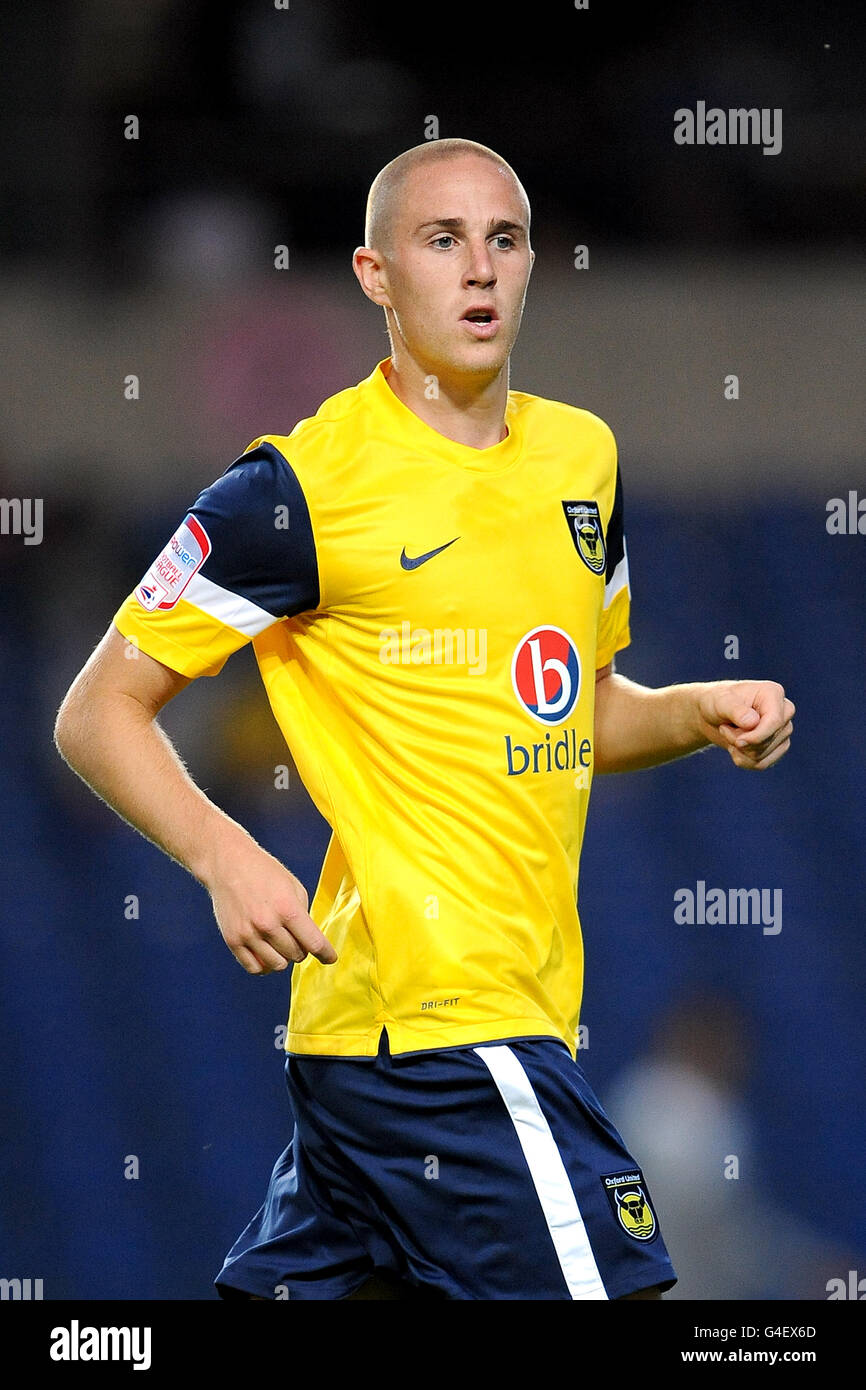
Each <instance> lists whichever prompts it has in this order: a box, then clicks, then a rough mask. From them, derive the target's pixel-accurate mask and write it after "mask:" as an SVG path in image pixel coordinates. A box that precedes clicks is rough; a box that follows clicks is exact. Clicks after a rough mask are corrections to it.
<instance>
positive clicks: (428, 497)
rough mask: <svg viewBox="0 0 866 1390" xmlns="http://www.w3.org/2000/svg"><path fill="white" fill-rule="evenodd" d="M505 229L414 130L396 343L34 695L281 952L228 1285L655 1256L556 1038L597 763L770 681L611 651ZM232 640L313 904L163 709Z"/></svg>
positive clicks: (508, 1280)
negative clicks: (274, 741) (275, 1092)
mask: <svg viewBox="0 0 866 1390" xmlns="http://www.w3.org/2000/svg"><path fill="white" fill-rule="evenodd" d="M534 258H535V253H534V252H533V250H532V248H531V243H530V209H529V203H528V200H527V197H526V193H525V191H524V189H523V186H522V184H521V183H520V181H519V179H518V178H517V176H516V174H515V173H514V171H513V170H512V168H511V167H510V165H509V164H507V163H506V161H505V160H504V159H503V158H502V157H501V156H500V155H498V154H497V153H496V152H495V151H493V150H492V149H490V148H488V147H487V146H485V145H481V144H478V143H476V142H474V141H471V140H459V139H454V140H451V139H447V140H439V141H434V142H429V143H424V144H422V145H418V146H416V147H414V148H412V149H409V150H406V151H405V152H404V153H402V154H400V155H399V156H398V157H397V158H396V159H394V160H392V161H391V162H390V163H389V164H387V165H386V166H385V168H384V169H382V170H381V171H380V173H379V174H378V175H377V177H376V178H375V180H374V182H373V184H372V187H371V189H370V192H369V197H368V201H367V216H366V226H365V245H363V246H360V247H358V248H357V250H356V251H355V253H354V258H353V269H354V272H355V275H356V277H357V279H358V281H359V283H360V286H361V289H362V290H363V292H364V294H365V295H366V296H367V298H368V299H370V300H371V301H372V302H373V304H376V305H378V306H379V307H380V308H381V309H382V310H383V311H384V315H385V321H386V327H387V332H388V336H389V341H390V347H391V351H390V354H389V356H387V357H385V358H384V359H383V360H382V361H380V362H377V363H376V364H375V366H373V367H372V370H371V371H370V372H369V374H368V375H367V376H366V377H365V378H364V379H363V380H362V381H360V382H358V383H357V384H355V385H349V386H347V387H346V389H344V390H341V391H339V392H338V393H337V394H336V395H334V396H331V397H330V398H329V399H328V400H326V401H324V402H323V404H322V405H321V406H320V408H319V409H318V411H317V412H316V414H315V415H314V416H312V417H310V418H308V419H303V420H300V421H298V422H297V423H295V424H294V427H293V428H291V430H290V432H289V433H288V434H263V435H261V436H260V437H258V438H256V439H254V440H252V441H251V442H250V443H249V444H248V446H247V447H246V449H245V450H244V452H243V453H242V454H241V455H240V456H239V457H238V458H237V459H235V461H234V462H233V463H231V464H230V465H229V467H228V468H227V469H226V471H225V472H224V473H223V474H222V475H221V476H220V477H218V478H217V479H216V481H214V482H213V483H211V484H210V486H207V487H205V488H204V490H203V491H202V492H201V493H200V494H199V496H198V497H197V498H196V500H195V501H194V502H193V503H192V505H191V507H190V508H189V511H188V512H187V514H186V515H185V516H184V517H183V518H181V519H179V525H178V527H177V530H176V531H175V533H174V535H173V536H172V537H171V538H170V539H169V541H168V543H167V544H166V546H165V549H164V550H163V551H162V553H161V554H160V555H159V556H157V557H156V559H155V560H154V561H153V564H152V565H151V567H150V568H149V570H148V572H147V574H146V575H145V576H144V577H143V579H142V580H141V583H140V584H139V585H138V586H137V587H136V588H135V590H134V591H133V592H132V593H131V594H129V596H128V597H127V598H126V599H125V600H124V601H123V602H122V603H121V605H120V607H119V608H118V610H117V612H116V614H115V616H114V619H113V622H112V623H111V625H110V626H109V629H108V631H107V632H106V634H105V636H104V637H103V639H102V641H101V642H100V643H99V645H98V647H97V648H96V650H95V651H94V652H93V654H92V656H91V657H90V659H89V660H88V662H87V663H86V665H85V666H84V668H83V669H82V671H81V672H80V674H79V675H78V676H77V678H76V680H75V681H74V682H73V684H72V686H71V687H70V690H69V692H68V694H67V695H66V698H65V700H64V702H63V704H62V706H61V709H60V712H59V714H58V719H57V726H56V741H57V745H58V747H59V749H60V752H61V753H62V755H63V756H64V758H66V760H67V761H68V762H69V763H70V765H71V766H72V767H73V768H74V769H75V771H76V772H77V773H78V774H79V775H80V776H81V777H82V778H84V779H85V781H86V782H88V783H89V785H90V786H91V787H93V789H94V790H95V791H96V792H97V793H98V795H100V796H101V797H103V798H104V800H105V801H106V802H108V803H109V804H110V805H111V806H112V807H114V809H115V810H116V811H117V812H118V813H119V814H120V815H121V816H122V817H124V818H125V819H126V820H127V821H128V822H130V823H131V824H132V825H133V826H135V827H137V828H138V830H140V831H141V832H142V833H143V834H144V835H145V836H147V837H148V838H149V839H150V840H151V841H153V842H154V843H155V844H156V845H158V846H159V847H160V848H161V849H162V850H164V851H165V853H166V854H168V855H170V856H171V857H172V858H173V859H175V860H176V861H178V862H179V863H180V864H182V865H184V866H185V867H186V868H187V869H188V870H189V871H190V872H191V873H192V874H193V875H194V876H195V877H196V878H197V880H198V881H199V882H200V883H201V884H202V885H203V886H204V887H205V889H206V890H207V891H208V893H209V894H210V896H211V899H212V903H213V910H214V914H215V917H216V921H217V923H218V926H219V929H220V931H221V933H222V936H223V938H224V940H225V942H226V944H227V946H228V947H229V949H230V950H231V952H232V953H233V955H234V956H235V958H236V959H237V961H238V962H239V963H240V965H241V966H243V968H244V969H245V970H246V971H248V972H249V973H250V974H252V975H262V974H268V973H270V972H272V971H275V970H286V969H289V968H291V992H290V993H291V999H290V1007H289V1015H288V1028H287V1035H286V1043H285V1051H286V1059H285V1076H286V1085H287V1091H288V1099H289V1107H290V1117H289V1127H288V1130H287V1136H288V1135H290V1136H291V1137H290V1142H289V1143H288V1145H287V1147H286V1149H285V1150H284V1152H283V1153H282V1154H281V1155H280V1157H279V1158H278V1159H277V1162H276V1164H275V1167H274V1170H273V1173H272V1176H271V1179H270V1183H269V1186H268V1189H267V1192H266V1193H265V1196H264V1201H263V1204H262V1206H261V1207H260V1209H259V1211H258V1212H257V1213H256V1214H255V1215H254V1216H253V1218H252V1220H251V1221H250V1222H249V1224H248V1225H247V1227H246V1229H245V1230H244V1231H243V1232H242V1233H241V1234H240V1235H239V1236H238V1238H237V1240H236V1241H235V1243H234V1245H233V1246H232V1248H231V1249H230V1250H229V1251H228V1252H227V1254H226V1256H225V1260H224V1262H223V1265H222V1268H221V1269H220V1270H219V1271H218V1273H217V1274H216V1278H215V1281H214V1282H215V1285H216V1288H217V1290H218V1292H219V1294H220V1296H221V1297H223V1298H226V1299H232V1298H257V1299H278V1298H286V1297H288V1298H291V1299H302V1300H303V1299H306V1300H312V1299H349V1298H371V1297H381V1298H386V1297H405V1298H410V1297H434V1298H445V1299H533V1300H534V1299H554V1300H555V1299H570V1300H593V1299H602V1300H603V1299H621V1298H658V1297H660V1296H661V1293H662V1292H663V1291H664V1290H665V1289H667V1288H670V1287H671V1286H672V1284H673V1283H674V1282H675V1281H676V1273H675V1271H674V1268H673V1266H672V1264H671V1260H670V1257H669V1255H668V1252H667V1250H666V1248H665V1244H664V1239H663V1235H662V1231H661V1227H660V1221H659V1214H658V1213H657V1212H656V1210H655V1206H654V1204H653V1200H652V1195H651V1193H650V1190H649V1188H648V1186H647V1183H646V1181H645V1179H644V1175H643V1173H642V1171H641V1168H640V1163H639V1159H638V1158H637V1157H635V1156H633V1155H632V1154H631V1153H630V1151H629V1149H628V1148H627V1147H626V1144H625V1142H624V1140H623V1138H622V1137H621V1136H620V1134H619V1133H618V1131H617V1130H616V1128H615V1126H614V1124H613V1123H612V1122H611V1120H610V1119H609V1118H608V1117H607V1115H606V1114H605V1112H604V1110H603V1108H602V1107H601V1105H600V1103H599V1101H598V1099H597V1098H596V1097H595V1095H594V1094H593V1091H592V1090H591V1088H590V1087H589V1086H588V1085H587V1082H586V1080H585V1078H584V1076H583V1073H582V1070H581V1068H580V1066H579V1065H578V1062H577V1056H576V1052H577V1031H578V1020H579V1010H580V1002H581V992H582V985H583V950H582V944H581V926H580V919H579V915H578V909H577V888H578V867H579V861H580V851H581V843H582V839H583V834H584V827H585V823H586V815H587V807H588V802H589V796H590V789H591V785H592V779H593V777H594V776H595V775H596V774H598V773H612V772H626V771H631V770H634V769H638V768H646V767H651V766H654V765H657V764H660V763H664V762H668V761H670V760H671V759H674V758H679V757H682V756H685V755H687V754H691V753H694V752H696V751H698V750H700V749H703V748H706V747H708V746H709V745H710V744H715V745H716V746H718V747H720V748H723V749H725V750H726V751H727V753H728V754H729V755H730V757H731V759H732V760H733V762H734V763H735V765H736V766H737V767H739V768H744V769H758V770H760V769H766V768H768V767H771V766H772V765H773V764H774V763H776V762H777V761H778V760H779V759H780V758H781V757H782V756H783V755H784V754H785V753H786V752H787V750H788V748H789V745H790V740H791V734H792V722H791V721H792V715H793V713H794V706H793V704H792V702H791V701H790V700H789V699H788V698H787V697H786V695H785V691H784V690H783V688H782V686H781V685H779V684H778V683H777V682H775V681H770V680H749V681H746V680H739V681H711V682H697V683H691V684H679V685H670V686H666V687H664V688H661V689H649V688H646V687H644V686H641V685H638V684H636V683H634V682H632V681H630V680H628V679H626V678H625V677H624V676H622V675H621V674H618V673H617V672H616V671H615V670H614V658H615V655H616V653H617V652H619V651H620V650H622V649H623V648H624V647H626V646H627V645H628V643H629V640H630V635H629V602H630V590H629V573H628V560H627V552H626V543H625V535H624V530H623V491H622V483H621V479H620V470H619V465H618V461H617V451H616V445H615V441H614V437H613V435H612V433H611V430H610V428H609V427H608V425H607V424H605V423H604V421H602V420H601V419H599V418H598V417H597V416H596V415H594V414H592V413H591V412H590V411H589V410H587V409H584V408H580V407H578V406H575V405H572V404H568V403H565V402H560V401H554V400H548V399H545V398H543V397H540V396H536V395H532V394H529V393H527V392H524V391H520V390H512V389H510V385H509V381H510V378H509V359H510V354H511V350H512V348H513V346H514V343H515V341H516V338H517V334H518V331H519V328H520V322H521V316H522V313H523V306H524V301H525V298H526V293H527V287H528V285H529V279H530V274H531V271H532V265H533V261H534ZM247 642H251V643H252V646H253V650H254V653H255V657H256V660H257V663H258V667H259V670H260V673H261V677H262V681H263V683H264V687H265V690H266V692H267V697H268V700H269V702H270V705H271V708H272V711H273V714H274V717H275V719H276V721H277V723H278V725H279V727H280V729H281V730H282V733H283V734H284V736H285V740H286V743H287V745H288V747H289V749H290V750H291V754H292V757H293V758H294V761H295V763H296V765H297V768H298V770H299V772H300V775H301V777H302V779H303V781H304V784H305V786H306V788H307V790H308V791H309V794H310V796H311V798H312V800H313V802H314V803H315V805H316V807H317V808H318V810H319V811H320V812H321V814H322V816H323V817H324V818H325V820H326V821H327V822H328V824H329V825H330V827H331V831H332V834H331V838H330V842H329V844H328V847H327V851H326V854H325V858H324V862H323V865H322V869H321V875H320V878H319V882H318V886H317V888H316V891H315V895H314V897H313V900H312V902H309V898H308V893H307V890H306V888H305V886H304V885H303V884H302V883H301V882H300V881H299V880H298V878H297V877H296V876H295V875H294V874H293V873H292V871H291V869H290V868H289V867H288V864H289V863H291V859H292V846H291V844H288V845H286V851H285V859H286V860H287V863H286V864H284V863H283V862H281V860H280V859H277V858H275V857H273V856H272V855H271V854H269V853H268V852H267V851H266V850H264V849H263V848H262V847H261V846H260V845H259V844H257V843H256V842H255V840H254V839H253V838H252V837H251V836H250V835H249V834H248V832H247V831H246V830H245V829H244V827H243V826H242V825H239V824H238V823H236V822H235V821H234V820H232V819H231V818H230V817H228V816H227V815H226V814H225V813H224V812H223V811H222V810H221V809H220V808H219V807H217V806H216V805H215V804H214V803H213V802H212V801H211V800H210V799H209V798H208V797H207V796H205V795H204V793H203V792H202V791H201V790H200V789H199V788H198V787H197V786H196V785H195V784H194V782H193V781H192V780H191V778H190V777H189V775H188V773H187V772H186V770H185V768H184V766H183V764H182V762H181V760H180V757H179V756H178V754H177V753H176V751H175V749H174V748H173V746H172V744H171V743H170V742H169V740H168V739H167V737H166V736H165V734H164V733H163V731H162V730H161V728H160V725H159V722H158V715H159V713H160V711H161V710H162V709H163V708H164V707H165V705H166V704H167V702H168V701H169V700H171V699H173V698H174V697H175V696H176V695H177V694H178V693H179V692H180V691H181V690H183V689H184V687H185V686H187V685H188V684H189V683H190V682H191V681H194V680H196V679H198V678H199V677H201V676H206V675H207V676H213V675H216V674H217V673H218V672H219V671H220V670H221V669H222V667H223V665H224V664H225V662H226V661H227V660H228V658H229V656H231V654H232V653H233V652H235V651H237V650H238V649H239V648H240V647H242V646H243V645H244V644H245V643H247ZM130 646H133V647H134V648H135V649H136V654H137V659H136V660H128V659H127V656H126V653H127V652H128V651H129V648H130ZM482 649H483V653H484V659H483V661H482V660H480V659H479V657H480V654H481V651H482ZM659 1119H660V1122H662V1121H663V1117H662V1116H660V1117H659Z"/></svg>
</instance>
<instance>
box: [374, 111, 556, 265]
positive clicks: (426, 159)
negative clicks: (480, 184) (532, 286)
mask: <svg viewBox="0 0 866 1390" xmlns="http://www.w3.org/2000/svg"><path fill="white" fill-rule="evenodd" d="M466 155H477V156H479V157H480V158H482V159H487V160H490V162H491V163H493V164H497V165H498V166H499V168H500V169H502V170H503V172H504V173H506V174H507V175H508V176H509V177H510V178H511V179H513V181H514V184H515V185H516V187H517V191H518V194H519V197H520V201H521V202H522V203H523V205H524V208H525V211H526V226H527V231H528V230H529V199H528V198H527V196H526V191H525V189H524V187H523V184H522V183H521V182H520V180H519V178H518V177H517V175H516V174H515V172H514V170H513V169H512V167H511V165H510V164H508V163H507V162H506V160H504V159H503V158H502V156H501V155H498V154H497V153H496V151H495V150H491V149H490V147H489V146H488V145H480V144H478V142H477V141H476V140H458V139H453V140H425V141H424V143H423V144H421V145H413V146H412V148H411V149H409V150H404V152H403V153H402V154H398V155H397V158H396V159H392V160H391V162H390V164H386V165H385V167H384V169H380V170H379V172H378V174H377V175H376V177H375V178H374V180H373V182H372V184H371V185H370V192H369V193H368V195H367V215H366V220H365V223H364V244H365V245H366V246H369V247H375V249H376V250H377V251H382V252H383V253H384V254H385V255H388V256H391V255H393V252H394V225H395V222H396V217H397V213H398V211H399V206H400V196H401V193H402V191H403V188H404V185H405V183H406V179H407V178H408V176H409V175H410V174H411V173H412V172H413V170H415V169H417V168H419V166H421V165H424V164H431V163H442V162H444V161H445V160H449V159H461V158H464V157H465V156H466Z"/></svg>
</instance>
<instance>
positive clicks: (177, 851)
mask: <svg viewBox="0 0 866 1390" xmlns="http://www.w3.org/2000/svg"><path fill="white" fill-rule="evenodd" d="M189 683H190V678H189V677H187V676H184V675H182V674H180V673H179V672H177V671H175V670H173V669H172V668H171V667H169V666H166V665H164V664H163V663H162V662H161V661H157V660H156V659H155V658H153V657H151V656H148V655H147V654H146V653H145V652H143V651H140V650H139V649H138V647H137V646H135V645H134V644H132V643H130V642H128V641H127V640H126V639H125V638H124V637H123V636H122V635H121V633H120V632H119V631H118V629H117V628H116V627H114V625H113V624H112V625H111V626H110V627H109V629H108V631H107V632H106V634H105V636H104V637H103V639H102V641H101V642H100V643H99V645H98V646H97V647H96V649H95V650H94V651H93V652H92V653H91V655H90V658H89V660H88V661H87V663H86V664H85V666H84V667H83V668H82V670H81V671H80V672H79V673H78V675H77V677H76V678H75V680H74V681H73V683H72V685H71V686H70V688H69V690H68V692H67V694H66V698H65V699H64V701H63V704H62V705H61V707H60V710H59V711H58V715H57V723H56V726H55V739H56V742H57V747H58V749H59V751H60V753H61V755H62V756H63V757H64V758H65V759H66V761H67V762H68V763H69V765H70V767H72V768H73V769H74V770H75V771H76V772H77V773H78V775H79V777H81V778H83V780H84V781H85V782H86V783H87V784H88V786H90V787H92V788H93V790H94V791H95V792H96V793H97V795H98V796H101V797H102V798H103V800H104V801H106V802H107V803H108V805H109V806H112V807H113V808H114V809H115V811H117V813H118V814H119V815H121V816H123V818H124V820H127V821H128V822H129V823H130V825H134V826H135V827H136V828H137V829H138V830H140V831H141V833H142V835H146V836H147V838H148V839H149V840H151V841H152V842H153V844H155V845H159V847H160V849H162V850H164V851H165V853H166V854H168V855H170V856H171V857H172V859H175V860H177V862H178V863H179V864H183V865H184V866H185V867H186V868H187V869H188V870H189V871H190V873H191V874H193V875H194V877H195V878H197V879H198V881H199V883H201V884H203V886H204V887H205V888H206V889H207V890H208V892H209V893H210V895H211V898H212V900H213V907H214V914H215V916H216V919H217V922H218V924H219V929H220V931H221V932H222V935H223V940H224V941H225V943H226V945H227V946H228V948H229V950H230V951H231V952H232V954H233V955H234V957H235V959H236V960H237V961H239V962H240V964H241V965H242V966H243V967H244V970H247V971H249V973H250V974H251V975H268V974H270V973H271V971H273V970H285V968H286V966H287V965H288V964H289V963H290V962H291V961H300V960H303V959H304V957H305V956H307V955H314V956H315V957H316V959H317V960H320V961H321V962H322V964H323V965H332V964H333V963H334V961H335V960H336V959H337V953H336V951H335V950H334V948H333V946H332V945H331V943H330V942H329V941H328V939H327V937H326V936H324V935H323V934H322V932H320V931H319V928H318V927H317V926H316V924H315V922H314V921H313V919H312V918H311V917H310V916H309V915H308V913H307V907H308V904H309V898H308V895H307V890H306V889H305V887H304V885H303V884H302V883H301V882H300V881H299V880H298V879H297V878H295V875H294V874H292V873H290V872H289V870H288V869H287V868H286V867H285V865H283V864H281V863H280V861H279V860H278V859H275V858H274V856H273V855H272V854H268V852H267V850H265V849H262V847H261V845H259V844H257V843H256V841H255V840H254V839H253V838H252V836H251V835H249V834H248V833H247V832H246V830H244V828H243V826H241V825H238V823H237V822H236V821H233V820H232V819H231V817H230V816H227V815H226V813H225V812H224V811H222V810H220V808H219V807H218V806H215V805H214V803H213V802H212V801H211V800H210V799H209V798H208V797H207V796H205V794H204V792H203V791H202V790H201V788H200V787H197V786H196V784H195V783H194V782H193V780H192V778H191V777H190V775H189V773H188V772H187V770H186V768H185V767H184V765H183V763H182V762H181V760H180V758H179V757H178V754H177V752H176V751H175V749H174V745H173V744H172V743H171V741H170V740H169V739H168V738H167V737H166V735H165V734H164V733H163V731H162V729H161V728H160V727H159V725H158V724H157V722H156V716H157V715H158V714H159V713H160V711H161V710H162V709H164V707H165V706H166V705H167V704H168V702H169V701H170V700H173V699H174V697H175V696H176V695H178V694H179V693H180V691H181V690H183V689H185V687H186V686H188V685H189Z"/></svg>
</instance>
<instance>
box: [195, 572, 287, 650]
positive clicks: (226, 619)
mask: <svg viewBox="0 0 866 1390" xmlns="http://www.w3.org/2000/svg"><path fill="white" fill-rule="evenodd" d="M181 597H182V598H185V599H187V600H188V602H189V603H194V604H195V606H196V608H200V609H201V610H202V612H203V613H208V614H210V616H211V617H212V618H218V619H219V621H220V622H221V623H225V625H226V627H233V628H234V629H235V631H236V632H243V633H245V634H246V636H247V637H257V636H258V634H259V633H260V632H264V630H265V628H267V627H270V625H271V623H277V622H279V621H280V620H279V618H275V617H274V615H273V613H268V612H267V610H266V609H264V608H259V606H258V604H257V603H251V602H250V600H249V599H248V598H241V597H240V595H239V594H232V593H229V591H228V589H222V588H220V586H219V584H214V583H213V581H212V580H210V579H205V577H204V575H203V574H194V575H193V577H192V579H191V580H190V582H189V584H187V586H186V588H185V589H184V591H183V594H182V595H181Z"/></svg>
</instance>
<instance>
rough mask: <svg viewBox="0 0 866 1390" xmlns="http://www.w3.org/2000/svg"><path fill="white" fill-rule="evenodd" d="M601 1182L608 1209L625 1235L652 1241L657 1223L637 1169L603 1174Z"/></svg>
mask: <svg viewBox="0 0 866 1390" xmlns="http://www.w3.org/2000/svg"><path fill="white" fill-rule="evenodd" d="M601 1181H602V1185H603V1186H604V1190H605V1192H606V1193H607V1199H608V1201H609V1202H610V1206H611V1210H612V1212H613V1214H614V1216H615V1217H616V1219H617V1221H618V1222H619V1224H620V1226H621V1227H622V1229H623V1230H624V1231H625V1233H626V1235H629V1236H632V1237H633V1239H634V1240H654V1239H655V1237H656V1236H657V1235H658V1222H657V1221H656V1215H655V1212H654V1211H653V1209H652V1204H651V1203H650V1199H649V1193H648V1192H647V1185H646V1183H645V1182H644V1180H643V1173H641V1171H640V1169H638V1168H631V1169H629V1170H628V1171H627V1172H625V1173H606V1174H605V1175H604V1176H603V1177H602V1180H601Z"/></svg>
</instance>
